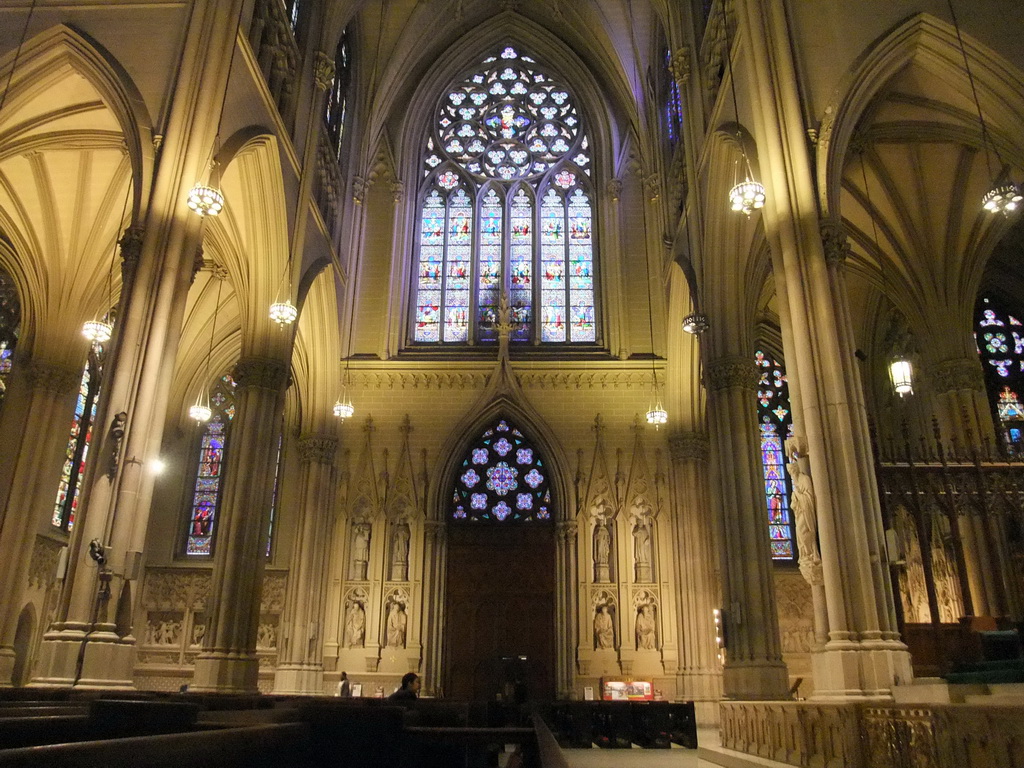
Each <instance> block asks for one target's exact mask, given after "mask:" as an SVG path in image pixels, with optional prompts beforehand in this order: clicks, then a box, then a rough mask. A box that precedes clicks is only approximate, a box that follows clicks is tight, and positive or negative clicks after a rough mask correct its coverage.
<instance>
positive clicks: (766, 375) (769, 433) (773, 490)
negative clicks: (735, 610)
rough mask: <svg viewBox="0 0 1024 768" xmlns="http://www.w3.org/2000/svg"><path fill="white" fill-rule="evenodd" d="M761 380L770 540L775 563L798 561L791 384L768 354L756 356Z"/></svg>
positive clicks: (759, 411) (759, 398)
mask: <svg viewBox="0 0 1024 768" xmlns="http://www.w3.org/2000/svg"><path fill="white" fill-rule="evenodd" d="M754 361H755V362H756V363H757V370H758V372H759V373H760V377H759V380H758V385H757V416H758V422H759V428H760V439H761V462H762V464H763V465H764V495H765V501H766V503H767V505H768V538H769V540H770V542H771V552H772V559H773V560H794V559H795V558H796V549H795V547H794V544H793V518H792V515H791V513H790V508H789V497H790V491H791V489H790V487H789V475H788V473H787V472H786V452H785V440H786V438H788V437H790V436H791V435H792V430H793V419H792V416H791V414H790V406H789V383H788V382H787V381H786V372H785V370H784V369H783V367H782V366H781V365H780V364H779V363H778V362H777V361H775V360H773V359H772V358H771V357H770V356H769V355H767V354H766V353H765V352H763V351H761V350H758V351H757V353H756V354H755V355H754Z"/></svg>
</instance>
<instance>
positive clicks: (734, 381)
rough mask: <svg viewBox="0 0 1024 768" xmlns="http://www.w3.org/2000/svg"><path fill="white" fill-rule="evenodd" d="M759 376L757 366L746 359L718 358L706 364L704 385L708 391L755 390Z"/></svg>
mask: <svg viewBox="0 0 1024 768" xmlns="http://www.w3.org/2000/svg"><path fill="white" fill-rule="evenodd" d="M759 378H760V374H759V372H758V370H757V365H756V364H755V363H754V361H753V360H751V359H750V358H747V357H739V356H730V357H720V358H718V359H717V360H712V361H711V362H709V363H708V368H707V375H706V377H705V384H706V386H707V388H708V389H710V390H719V389H729V388H731V387H742V388H743V389H749V390H751V391H753V390H755V389H757V382H758V380H759Z"/></svg>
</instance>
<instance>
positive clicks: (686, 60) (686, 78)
mask: <svg viewBox="0 0 1024 768" xmlns="http://www.w3.org/2000/svg"><path fill="white" fill-rule="evenodd" d="M668 71H669V73H670V74H671V75H672V79H673V80H675V81H676V87H677V88H678V89H679V90H680V91H682V90H683V89H684V87H685V86H686V84H687V83H688V82H690V47H689V46H688V45H684V46H683V47H682V48H676V50H675V51H673V53H672V56H671V57H670V58H669V60H668Z"/></svg>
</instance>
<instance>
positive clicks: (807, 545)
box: [786, 440, 824, 585]
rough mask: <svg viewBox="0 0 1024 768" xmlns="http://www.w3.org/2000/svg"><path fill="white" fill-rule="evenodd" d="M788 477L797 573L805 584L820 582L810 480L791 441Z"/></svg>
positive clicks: (815, 509)
mask: <svg viewBox="0 0 1024 768" xmlns="http://www.w3.org/2000/svg"><path fill="white" fill-rule="evenodd" d="M786 448H787V452H788V453H789V463H788V464H787V465H786V468H787V469H788V470H789V477H790V480H792V482H793V494H792V496H791V498H790V506H791V507H792V509H793V519H794V522H795V523H796V546H797V549H798V550H799V552H800V573H801V574H803V577H804V579H805V580H806V581H807V583H808V584H811V585H814V584H822V583H823V582H824V579H823V577H822V572H821V552H820V550H819V549H818V512H817V507H816V506H815V502H814V483H812V482H811V475H810V472H809V471H808V469H809V468H808V467H807V457H806V456H804V455H801V453H800V452H799V451H798V450H797V449H796V447H795V444H794V443H793V442H792V440H787V441H786Z"/></svg>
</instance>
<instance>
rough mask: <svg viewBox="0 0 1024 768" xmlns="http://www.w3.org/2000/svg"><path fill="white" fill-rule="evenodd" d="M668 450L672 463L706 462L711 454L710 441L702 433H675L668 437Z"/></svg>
mask: <svg viewBox="0 0 1024 768" xmlns="http://www.w3.org/2000/svg"><path fill="white" fill-rule="evenodd" d="M668 449H669V452H670V453H671V455H672V461H677V462H684V461H707V460H708V457H709V456H710V454H711V441H710V440H709V439H708V436H707V435H705V434H704V433H703V432H676V433H675V434H674V435H669V438H668Z"/></svg>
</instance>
